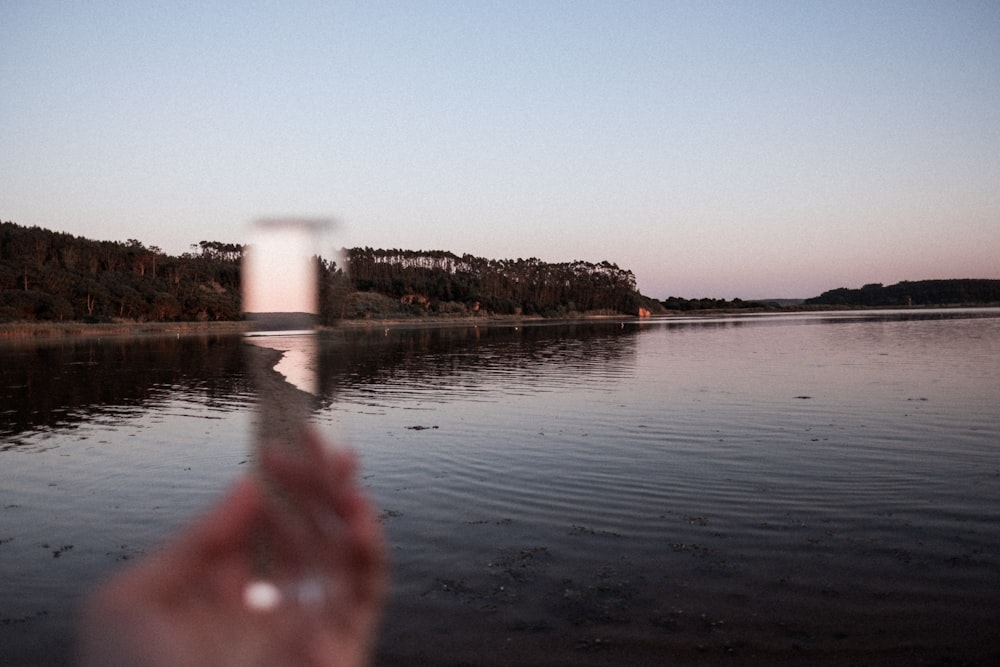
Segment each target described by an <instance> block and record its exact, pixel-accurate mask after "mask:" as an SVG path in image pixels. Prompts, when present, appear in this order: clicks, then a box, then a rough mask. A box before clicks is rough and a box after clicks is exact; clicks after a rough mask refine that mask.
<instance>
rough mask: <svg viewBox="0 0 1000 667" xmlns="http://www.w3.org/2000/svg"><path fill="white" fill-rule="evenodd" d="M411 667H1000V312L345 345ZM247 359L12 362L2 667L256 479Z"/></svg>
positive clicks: (118, 351)
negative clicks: (91, 593) (109, 581)
mask: <svg viewBox="0 0 1000 667" xmlns="http://www.w3.org/2000/svg"><path fill="white" fill-rule="evenodd" d="M323 362H324V363H323V366H324V369H325V370H324V373H323V394H324V398H323V405H322V407H321V408H320V409H319V410H318V412H317V415H316V421H317V423H318V424H319V427H320V429H321V430H323V431H324V433H326V434H327V435H328V436H329V437H331V438H335V439H338V440H347V441H349V442H350V443H352V444H353V445H354V447H355V448H356V449H358V451H359V453H360V454H361V458H362V464H363V474H364V484H365V486H366V487H367V488H368V489H369V491H370V492H371V493H372V494H373V496H374V497H375V500H376V504H377V506H378V508H379V510H380V512H381V518H382V521H383V524H384V527H385V530H386V532H387V535H388V538H389V541H390V544H391V559H392V564H393V596H392V599H391V602H390V606H389V609H388V614H387V617H386V622H385V627H384V630H383V634H382V640H381V643H380V647H379V659H378V664H381V665H413V664H428V665H584V664H609V665H619V664H620V665H641V664H649V665H660V664H671V663H675V664H707V665H713V664H729V665H739V664H755V665H756V664H760V665H769V664H797V665H818V664H835V665H995V664H1000V630H998V627H1000V624H998V623H997V621H996V619H997V618H1000V311H997V310H949V311H896V312H880V313H871V312H869V313H860V314H856V313H849V314H830V313H827V314H802V315H782V316H753V317H742V318H719V319H704V318H702V319H683V320H681V319H670V320H654V321H652V322H643V323H642V324H639V323H638V322H635V321H627V322H602V323H596V324H594V323H591V324H575V325H566V324H561V325H529V326H514V325H492V324H491V325H489V326H479V327H471V326H470V327H465V326H462V327H451V328H412V329H406V328H391V329H381V328H374V329H365V330H345V331H340V332H334V333H332V334H329V335H328V336H325V337H324V340H323ZM252 399H253V396H252V388H251V386H250V384H249V382H248V380H247V377H246V373H245V370H244V364H243V360H242V357H241V352H240V341H239V339H238V338H233V337H190V338H181V339H171V338H145V339H138V340H129V339H123V338H110V339H103V340H101V339H87V340H68V341H62V342H48V343H44V344H37V345H36V344H31V345H28V344H6V345H4V346H2V347H0V401H2V402H0V582H2V586H3V588H2V594H0V595H2V597H0V665H20V664H64V663H66V661H67V660H68V656H69V646H70V641H71V635H72V623H73V613H74V610H75V607H76V605H77V603H78V602H79V600H80V598H81V596H82V595H83V594H84V592H85V591H86V590H87V589H88V588H89V587H91V586H93V585H94V583H95V582H97V581H99V579H100V578H101V577H102V576H104V575H106V574H108V573H110V572H112V571H114V570H115V569H116V568H118V567H120V566H121V565H123V564H127V563H128V562H129V561H130V560H132V559H134V558H137V557H139V556H141V555H142V554H143V553H146V552H148V551H149V550H151V549H153V548H154V547H155V545H156V544H157V543H158V542H160V541H161V540H162V539H164V537H165V536H167V535H168V534H169V533H170V532H171V531H172V530H173V529H175V528H177V527H178V526H180V525H182V524H183V523H184V522H185V521H187V520H188V519H190V518H191V517H193V516H195V515H196V514H197V513H198V512H199V511H200V510H201V509H203V508H204V507H205V506H206V505H207V504H208V503H210V502H211V501H212V500H213V499H214V498H216V497H217V496H218V494H219V493H221V492H222V490H223V489H224V488H225V487H226V485H227V484H228V483H229V482H230V481H232V480H233V479H234V478H235V477H236V476H237V475H239V474H241V473H243V472H245V471H246V469H247V467H248V466H249V463H248V462H247V460H248V451H249V447H250V442H249V441H250V431H251V421H252Z"/></svg>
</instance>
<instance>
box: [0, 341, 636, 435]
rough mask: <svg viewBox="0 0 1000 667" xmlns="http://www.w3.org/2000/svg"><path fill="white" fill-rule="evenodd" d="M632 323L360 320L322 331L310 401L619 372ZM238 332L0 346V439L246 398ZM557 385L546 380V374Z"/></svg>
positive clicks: (627, 360)
mask: <svg viewBox="0 0 1000 667" xmlns="http://www.w3.org/2000/svg"><path fill="white" fill-rule="evenodd" d="M638 331H639V326H638V325H636V324H634V323H626V324H624V325H622V324H619V323H596V324H592V323H579V324H558V325H553V324H540V325H528V326H525V325H514V324H503V325H480V326H469V327H456V326H452V327H440V328H434V327H423V328H389V329H383V328H377V327H376V328H370V329H369V328H366V329H342V330H334V331H331V332H327V333H323V334H321V335H322V341H323V343H322V345H321V356H320V360H319V362H320V391H321V394H322V400H321V403H325V404H330V403H332V402H333V401H335V400H336V396H337V394H338V393H339V392H340V391H342V390H343V389H345V388H350V387H358V386H372V385H379V384H394V385H400V386H403V387H411V388H419V387H421V386H428V387H450V388H462V387H474V386H476V385H477V384H480V383H482V382H483V381H484V380H487V379H488V380H489V381H496V380H497V379H498V378H500V377H509V378H510V380H511V383H512V384H513V383H516V384H517V385H519V386H526V387H530V386H531V385H532V384H534V383H535V382H537V381H538V380H539V379H541V378H545V381H546V382H547V383H548V384H549V385H552V384H553V375H554V374H560V375H562V376H565V377H567V378H574V377H575V375H574V373H575V371H577V370H583V369H590V370H593V369H595V368H596V367H598V366H600V367H602V368H603V369H605V370H603V371H602V372H601V373H597V374H595V377H597V378H600V377H609V376H610V375H612V374H615V373H618V372H621V371H622V370H623V369H627V368H628V367H629V366H630V364H631V363H632V360H633V359H634V357H635V343H636V335H635V334H637V333H638ZM243 353H244V346H243V342H242V339H241V338H240V337H239V336H233V335H220V336H183V337H181V338H170V337H148V338H147V337H142V338H128V337H121V338H79V339H63V340H58V341H45V342H42V343H31V344H15V345H9V346H2V347H0V405H2V408H0V437H5V438H6V441H5V442H3V443H0V448H12V447H16V446H17V441H16V440H15V439H12V438H11V436H17V435H19V434H23V433H27V432H30V431H42V430H47V429H52V428H60V427H71V426H74V425H76V424H80V423H84V422H87V421H91V420H97V419H103V418H109V419H116V418H125V417H127V416H132V415H134V414H136V412H137V411H139V410H142V409H148V408H151V407H155V406H157V405H160V404H162V403H163V402H165V401H167V400H169V399H170V398H172V397H177V396H184V397H187V398H193V399H195V400H197V401H198V402H199V403H203V404H204V405H206V406H208V407H209V408H211V407H213V406H215V407H219V408H220V409H231V406H233V405H234V404H239V405H249V403H250V398H251V393H252V391H253V387H252V383H251V381H250V379H249V377H248V375H247V373H246V360H245V358H244V355H243ZM556 384H557V383H556Z"/></svg>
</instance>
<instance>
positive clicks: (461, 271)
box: [0, 222, 659, 323]
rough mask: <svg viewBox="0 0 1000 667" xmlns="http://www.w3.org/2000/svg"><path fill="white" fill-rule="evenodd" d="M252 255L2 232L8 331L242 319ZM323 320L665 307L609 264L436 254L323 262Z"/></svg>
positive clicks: (2, 316) (2, 315) (2, 309)
mask: <svg viewBox="0 0 1000 667" xmlns="http://www.w3.org/2000/svg"><path fill="white" fill-rule="evenodd" d="M242 255H243V246H242V245H240V244H235V243H221V242H217V241H201V242H199V243H197V244H192V246H191V250H190V252H185V253H183V254H181V255H179V256H173V255H169V254H167V253H165V252H163V250H161V249H160V248H158V247H156V246H152V245H150V246H147V245H144V244H143V243H142V242H141V241H139V240H137V239H129V240H127V241H125V242H120V241H95V240H91V239H87V238H84V237H79V236H73V235H71V234H66V233H62V232H54V231H50V230H46V229H42V228H39V227H25V226H21V225H17V224H15V223H13V222H0V321H18V320H82V321H91V322H106V321H115V320H126V321H140V322H150V321H205V320H238V319H240V318H241V317H242V315H241V308H240V305H241V304H240V262H241V259H242ZM318 259H319V264H320V280H321V283H320V298H321V318H322V320H323V321H324V322H327V323H329V322H331V321H332V320H336V319H339V318H367V317H386V316H418V315H426V314H436V315H472V314H505V315H517V314H523V315H543V316H564V315H568V314H571V313H582V312H594V311H600V312H607V313H631V314H636V313H637V312H638V309H639V308H640V307H645V308H647V309H648V308H653V309H654V310H659V304H658V303H657V302H655V301H653V300H652V299H648V298H646V297H643V296H642V295H641V294H639V292H638V291H637V289H636V282H635V276H634V275H633V274H632V272H631V271H629V270H626V269H622V268H620V267H618V266H617V265H615V264H612V263H610V262H606V261H605V262H600V263H592V262H584V261H575V262H563V263H547V262H543V261H541V260H539V259H536V258H530V259H516V260H495V259H485V258H482V257H475V256H472V255H461V256H459V255H456V254H454V253H451V252H447V251H440V250H433V251H422V250H416V251H412V250H397V249H394V250H381V249H373V248H353V249H350V250H347V251H345V258H344V260H343V261H344V265H343V266H341V265H338V264H337V263H336V262H335V261H333V260H329V259H324V258H318Z"/></svg>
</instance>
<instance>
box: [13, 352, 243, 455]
mask: <svg viewBox="0 0 1000 667" xmlns="http://www.w3.org/2000/svg"><path fill="white" fill-rule="evenodd" d="M242 367H243V362H242V359H241V358H240V353H239V349H237V348H236V347H235V346H234V345H233V344H232V341H231V339H230V338H228V337H215V336H190V337H183V338H171V337H166V336H164V337H144V338H139V339H132V338H128V337H105V338H66V339H59V340H52V341H44V342H40V343H31V342H20V341H19V342H15V343H12V344H6V345H0V406H2V408H0V437H2V438H3V444H2V445H0V447H4V448H8V447H12V446H16V445H17V442H18V439H17V436H18V435H19V434H23V433H31V432H33V431H44V430H48V429H55V428H63V427H67V426H72V425H74V424H80V423H83V422H90V421H93V420H94V419H95V418H96V419H101V418H104V417H107V418H111V419H113V418H115V417H124V416H130V415H136V414H138V413H139V411H141V410H147V409H155V408H156V406H158V405H161V404H162V403H163V402H164V401H165V400H166V399H167V398H169V397H170V396H172V395H176V394H185V393H189V392H190V393H197V394H199V395H203V396H204V398H205V401H207V402H208V403H213V402H219V403H220V404H226V403H228V402H229V401H231V400H233V399H234V397H235V398H237V400H238V398H239V397H240V396H242V395H244V394H245V393H246V391H247V385H246V382H245V379H244V378H243V374H242Z"/></svg>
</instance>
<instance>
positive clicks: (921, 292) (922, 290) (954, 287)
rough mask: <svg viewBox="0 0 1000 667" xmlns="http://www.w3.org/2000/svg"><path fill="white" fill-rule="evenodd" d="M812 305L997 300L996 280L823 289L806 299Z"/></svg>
mask: <svg viewBox="0 0 1000 667" xmlns="http://www.w3.org/2000/svg"><path fill="white" fill-rule="evenodd" d="M805 303H806V305H813V306H867V307H872V306H882V307H897V306H950V305H981V304H998V303H1000V280H978V279H957V280H917V281H913V282H909V281H903V282H901V283H896V284H895V285H888V286H883V285H882V283H871V284H868V285H865V286H864V287H861V288H859V289H848V288H846V287H841V288H839V289H834V290H829V291H827V292H823V293H822V294H820V295H819V296H817V297H814V298H812V299H806V301H805Z"/></svg>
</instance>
